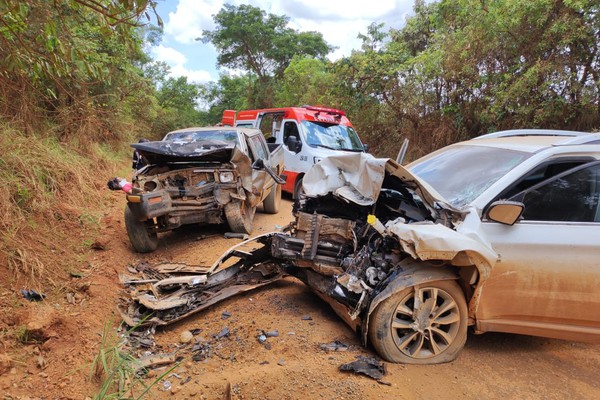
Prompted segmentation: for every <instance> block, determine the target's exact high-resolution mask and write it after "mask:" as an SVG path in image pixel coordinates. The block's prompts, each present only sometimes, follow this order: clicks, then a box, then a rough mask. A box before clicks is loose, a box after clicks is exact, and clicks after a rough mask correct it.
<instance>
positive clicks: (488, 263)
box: [386, 220, 498, 281]
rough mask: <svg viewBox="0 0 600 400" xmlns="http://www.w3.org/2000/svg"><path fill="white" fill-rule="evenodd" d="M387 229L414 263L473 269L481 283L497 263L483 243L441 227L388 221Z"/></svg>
mask: <svg viewBox="0 0 600 400" xmlns="http://www.w3.org/2000/svg"><path fill="white" fill-rule="evenodd" d="M464 222H466V220H465V221H464ZM386 229H387V230H388V231H389V232H391V233H393V234H394V235H396V236H397V237H398V241H399V242H400V245H401V246H402V250H404V251H405V252H406V253H408V254H410V255H411V256H412V257H413V258H414V259H417V260H423V261H426V260H444V261H449V262H450V263H451V264H452V265H455V266H457V267H463V266H468V265H475V266H476V267H477V270H478V271H479V276H480V281H483V280H485V279H487V278H488V277H489V276H490V273H491V270H492V267H493V266H494V265H495V264H496V262H497V260H498V254H497V253H496V252H495V251H494V250H493V249H492V248H491V246H487V245H486V244H484V243H485V242H484V240H483V239H481V238H477V239H478V240H476V239H474V238H472V237H470V236H467V235H465V234H463V233H459V232H457V231H455V230H453V229H451V228H448V227H446V226H444V225H441V224H435V223H433V222H429V221H426V222H416V223H412V224H406V223H403V222H402V223H395V222H394V221H391V222H388V223H387V224H386Z"/></svg>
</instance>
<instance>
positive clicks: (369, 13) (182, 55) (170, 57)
mask: <svg viewBox="0 0 600 400" xmlns="http://www.w3.org/2000/svg"><path fill="white" fill-rule="evenodd" d="M371 1H372V2H371ZM371 1H365V0H251V1H239V0H229V1H227V3H229V4H234V5H240V4H251V5H253V6H255V7H259V8H261V9H262V10H264V11H266V12H267V13H271V14H275V15H286V16H287V17H288V18H289V20H290V22H289V24H288V26H289V27H290V28H293V29H296V30H297V31H317V32H320V33H322V34H323V38H324V39H325V41H326V42H327V43H329V44H330V45H332V46H335V47H337V50H335V51H334V52H332V53H330V54H329V58H330V59H331V60H332V61H333V60H337V59H339V58H341V57H344V56H349V55H350V54H351V52H352V50H353V49H360V45H361V41H360V39H358V37H357V36H358V34H359V33H363V34H365V33H366V32H367V27H368V26H369V25H370V24H371V23H373V22H376V23H381V22H383V23H385V28H384V29H385V30H387V29H388V28H390V27H393V28H401V27H402V26H403V25H404V22H405V19H406V17H407V16H409V15H410V14H412V13H413V11H412V10H413V3H414V0H371ZM224 3H225V2H224V1H222V0H159V1H158V6H157V8H156V11H157V12H158V14H159V15H160V17H161V18H162V20H163V23H164V35H163V39H162V42H161V43H160V44H159V45H158V46H154V47H152V48H151V49H150V52H151V55H152V56H153V58H154V59H155V60H157V61H164V62H166V63H167V64H168V65H169V66H170V67H171V76H173V77H179V76H186V77H187V78H188V82H194V83H206V82H208V81H216V80H218V79H219V71H218V68H217V65H216V64H217V52H216V50H215V48H214V47H213V46H212V45H211V44H204V43H202V42H201V41H198V40H195V39H196V38H199V37H201V36H202V31H203V30H212V29H214V27H215V25H214V21H213V18H212V16H213V15H214V14H216V13H218V12H219V10H220V9H221V8H222V7H223V4H224ZM374 4H376V6H375V5H374Z"/></svg>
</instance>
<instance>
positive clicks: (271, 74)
mask: <svg viewBox="0 0 600 400" xmlns="http://www.w3.org/2000/svg"><path fill="white" fill-rule="evenodd" d="M214 20H215V24H216V27H215V29H214V30H212V31H204V32H203V36H202V40H203V41H204V42H205V43H208V42H210V43H212V44H213V45H214V46H215V47H216V48H217V51H218V58H217V62H218V64H219V65H220V66H222V67H226V68H230V69H233V70H241V71H243V72H245V73H248V74H250V75H253V74H254V75H255V76H256V78H257V84H256V85H255V86H254V91H255V92H256V94H257V96H255V101H256V103H257V105H260V106H270V105H272V104H271V102H272V100H271V99H270V98H271V97H272V88H271V85H272V83H273V81H274V80H277V79H280V78H281V77H282V76H283V73H284V71H285V69H286V68H287V67H288V66H289V64H290V62H291V61H292V59H293V58H294V57H302V56H310V57H314V58H317V59H321V60H323V59H324V57H325V56H326V55H327V54H328V53H329V52H330V51H332V50H333V48H332V47H331V46H329V45H328V44H327V43H326V42H325V40H324V39H323V36H322V35H321V34H320V33H318V32H298V31H296V30H294V29H292V28H289V27H288V26H287V24H288V22H289V18H288V17H286V16H278V15H274V14H267V13H266V12H265V11H263V10H261V9H260V8H257V7H254V6H251V5H244V4H243V5H240V6H235V5H231V4H226V5H225V6H224V7H223V8H222V9H221V10H220V11H219V12H218V13H217V14H216V15H214Z"/></svg>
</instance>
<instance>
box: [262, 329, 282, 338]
mask: <svg viewBox="0 0 600 400" xmlns="http://www.w3.org/2000/svg"><path fill="white" fill-rule="evenodd" d="M265 336H266V337H268V338H269V337H277V336H279V332H278V331H269V332H265Z"/></svg>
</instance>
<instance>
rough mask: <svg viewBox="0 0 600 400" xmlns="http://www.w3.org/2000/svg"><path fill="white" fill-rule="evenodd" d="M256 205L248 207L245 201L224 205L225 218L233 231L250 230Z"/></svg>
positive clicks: (244, 231)
mask: <svg viewBox="0 0 600 400" xmlns="http://www.w3.org/2000/svg"><path fill="white" fill-rule="evenodd" d="M255 211H256V207H248V205H247V204H246V202H245V201H236V202H233V201H232V202H230V203H228V204H226V205H225V218H226V219H227V223H228V224H229V228H230V229H231V230H232V231H233V232H238V233H248V234H250V233H251V232H252V222H253V221H254V212H255Z"/></svg>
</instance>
